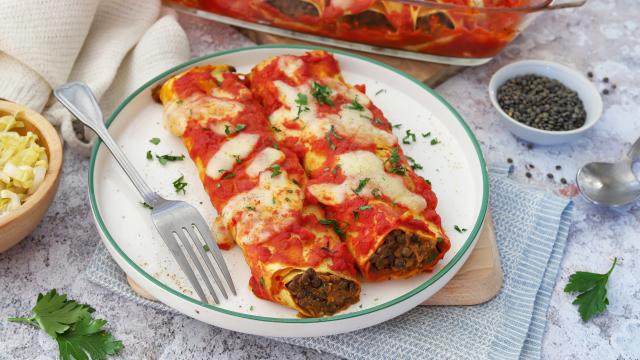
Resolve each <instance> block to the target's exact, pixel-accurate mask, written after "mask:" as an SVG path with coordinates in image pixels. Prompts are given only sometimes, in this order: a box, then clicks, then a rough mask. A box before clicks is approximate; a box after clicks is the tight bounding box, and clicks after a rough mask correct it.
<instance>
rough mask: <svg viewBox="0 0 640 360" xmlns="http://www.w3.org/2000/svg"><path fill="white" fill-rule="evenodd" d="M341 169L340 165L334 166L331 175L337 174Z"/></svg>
mask: <svg viewBox="0 0 640 360" xmlns="http://www.w3.org/2000/svg"><path fill="white" fill-rule="evenodd" d="M341 167H342V165H340V164H338V165H336V166H335V167H334V168H333V170H331V173H332V174H333V175H335V174H337V173H338V170H339V169H340V168H341Z"/></svg>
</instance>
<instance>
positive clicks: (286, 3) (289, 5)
mask: <svg viewBox="0 0 640 360" xmlns="http://www.w3.org/2000/svg"><path fill="white" fill-rule="evenodd" d="M267 4H269V5H271V6H273V7H274V8H276V9H278V11H280V12H281V13H283V14H285V15H287V16H288V17H290V18H294V19H296V18H298V17H300V16H303V15H308V16H319V15H320V14H318V9H316V8H315V6H313V5H311V4H309V3H307V2H304V1H302V0H299V1H292V0H267Z"/></svg>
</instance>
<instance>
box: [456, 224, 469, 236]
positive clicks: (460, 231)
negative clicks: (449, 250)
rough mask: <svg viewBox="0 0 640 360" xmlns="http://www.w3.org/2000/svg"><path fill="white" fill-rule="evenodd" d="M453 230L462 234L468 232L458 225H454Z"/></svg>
mask: <svg viewBox="0 0 640 360" xmlns="http://www.w3.org/2000/svg"><path fill="white" fill-rule="evenodd" d="M453 229H454V230H455V231H457V232H459V233H460V234H462V233H463V232H465V231H467V229H465V228H461V227H460V226H458V225H454V226H453Z"/></svg>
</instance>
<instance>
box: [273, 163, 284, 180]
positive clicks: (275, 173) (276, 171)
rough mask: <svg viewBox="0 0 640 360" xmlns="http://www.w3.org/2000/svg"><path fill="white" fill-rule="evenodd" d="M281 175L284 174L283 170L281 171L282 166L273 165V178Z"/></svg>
mask: <svg viewBox="0 0 640 360" xmlns="http://www.w3.org/2000/svg"><path fill="white" fill-rule="evenodd" d="M280 174H282V170H280V165H278V164H273V165H271V177H276V176H278V175H280Z"/></svg>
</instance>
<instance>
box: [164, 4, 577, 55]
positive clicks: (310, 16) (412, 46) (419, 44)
mask: <svg viewBox="0 0 640 360" xmlns="http://www.w3.org/2000/svg"><path fill="white" fill-rule="evenodd" d="M585 3H586V0H573V1H571V0H570V1H564V2H562V1H560V2H558V1H553V0H437V1H429V0H390V1H381V0H165V4H167V5H169V6H171V7H174V8H176V9H178V10H181V11H186V12H191V13H194V14H196V15H199V16H202V17H206V18H210V19H213V20H216V21H220V22H223V23H227V24H230V25H235V26H239V27H243V28H247V29H251V30H256V31H262V32H266V33H271V34H275V35H281V36H285V37H290V38H294V39H298V40H303V41H310V42H316V43H321V44H324V45H329V46H336V47H343V48H347V49H352V50H360V51H367V52H372V53H377V54H384V55H391V56H397V57H403V58H409V59H416V60H425V61H430V62H438V63H445V64H452V65H465V66H472V65H480V64H484V63H486V62H487V61H489V60H491V58H492V57H493V56H495V55H496V54H498V53H499V52H500V51H501V50H502V49H503V48H504V47H505V46H507V45H508V44H509V43H510V42H511V41H513V39H515V37H516V36H517V35H518V34H519V33H520V32H521V31H522V30H523V29H524V28H525V27H526V26H527V24H528V23H529V22H530V20H531V19H532V16H531V15H532V14H535V13H539V12H542V11H551V10H556V9H562V8H569V7H578V6H582V5H584V4H585Z"/></svg>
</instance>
